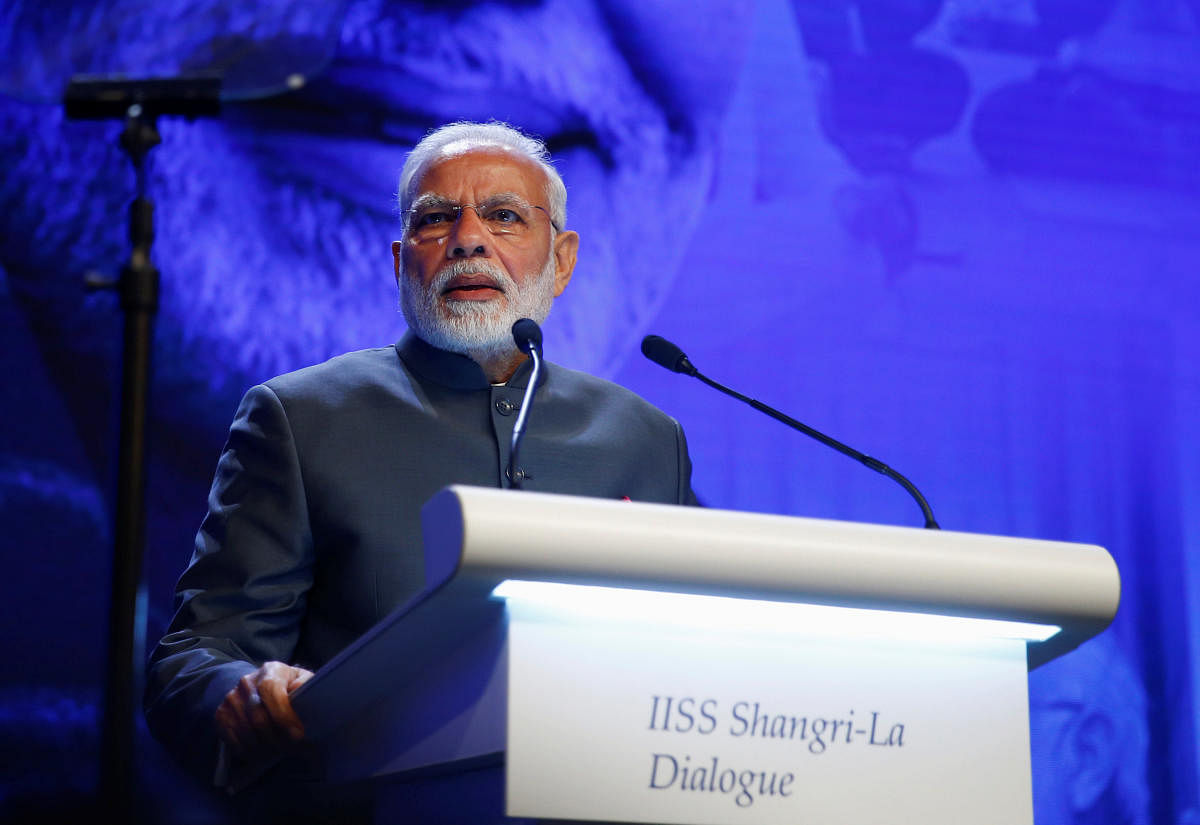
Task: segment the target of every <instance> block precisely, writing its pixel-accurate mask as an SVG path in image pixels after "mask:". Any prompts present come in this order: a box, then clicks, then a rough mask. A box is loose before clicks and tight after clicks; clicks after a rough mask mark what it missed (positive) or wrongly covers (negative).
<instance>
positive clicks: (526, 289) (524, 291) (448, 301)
mask: <svg viewBox="0 0 1200 825" xmlns="http://www.w3.org/2000/svg"><path fill="white" fill-rule="evenodd" d="M473 273H475V274H480V275H485V276H487V277H489V278H491V279H492V283H493V285H494V286H495V287H496V288H497V289H498V290H500V291H501V292H502V293H504V297H503V298H501V297H497V298H494V299H492V300H490V301H459V300H454V299H452V298H443V297H442V291H443V290H445V288H446V286H447V285H449V283H450V280H451V279H453V278H455V277H457V276H460V275H469V274H473ZM554 275H555V259H554V255H552V254H551V255H548V256H547V259H546V265H545V266H544V267H542V271H541V272H539V273H538V274H537V275H536V276H534V277H532V278H527V279H525V282H524V284H523V285H518V284H517V283H516V281H514V280H513V279H512V278H510V277H509V276H508V275H507V274H506V273H505V272H504V270H502V269H500V268H499V267H498V266H496V265H495V264H493V263H491V262H489V261H486V260H482V259H479V258H464V259H462V260H457V261H455V262H454V263H452V264H451V265H449V266H447V267H446V268H444V269H443V270H442V271H441V272H439V273H438V274H437V276H436V277H435V278H434V279H433V282H432V283H430V285H429V288H428V289H422V288H421V285H420V284H419V283H417V282H415V281H414V280H412V279H411V278H409V277H408V276H407V275H405V274H404V273H401V279H400V284H401V287H400V309H401V311H402V312H403V313H404V320H405V321H406V322H408V326H409V328H410V329H412V331H413V332H414V333H416V335H417V336H418V337H419V338H421V339H422V340H423V341H425V342H426V343H428V344H432V345H433V346H435V347H437V348H438V349H444V350H447V351H449V352H457V353H461V354H462V355H466V356H467V357H468V358H470V359H472V360H473V361H476V362H478V363H484V362H486V361H489V360H492V359H494V358H496V357H497V356H503V355H508V354H512V353H515V352H516V351H517V346H516V343H515V342H514V341H513V336H512V325H513V324H514V323H516V322H517V321H519V320H520V319H522V318H531V319H533V320H534V321H536V322H538V323H539V324H540V323H542V322H543V321H545V320H546V318H547V316H549V315H550V305H551V304H552V303H554Z"/></svg>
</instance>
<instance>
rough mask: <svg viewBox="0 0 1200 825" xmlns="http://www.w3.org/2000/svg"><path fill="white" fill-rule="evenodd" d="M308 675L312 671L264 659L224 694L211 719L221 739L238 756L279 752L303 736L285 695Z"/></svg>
mask: <svg viewBox="0 0 1200 825" xmlns="http://www.w3.org/2000/svg"><path fill="white" fill-rule="evenodd" d="M311 678H312V671H311V670H305V669H304V668H302V667H292V666H291V665H285V664H284V663H283V662H267V663H265V664H264V665H262V667H260V668H259V669H258V670H256V671H254V672H253V673H247V674H246V675H245V676H243V677H242V678H241V679H239V680H238V683H237V686H236V687H234V689H233V690H231V691H229V692H228V693H226V694H225V699H224V700H223V701H222V702H221V706H220V707H218V708H217V712H216V715H215V716H214V719H215V720H216V723H217V730H218V732H219V733H220V734H221V739H223V740H224V741H225V743H226V744H228V745H229V746H230V747H232V748H233V749H234V751H236V752H237V753H238V754H239V755H241V756H244V757H252V756H255V755H265V754H266V753H268V752H271V751H280V750H283V749H284V748H285V747H287V746H288V745H289V744H291V743H293V742H299V741H300V740H301V739H303V738H304V724H303V723H302V722H301V721H300V717H298V716H297V715H296V711H295V710H293V709H292V702H291V700H290V699H289V698H288V695H289V694H290V693H291V692H292V691H293V690H295V689H296V688H298V687H300V686H301V685H302V684H304V683H305V682H307V681H308V680H309V679H311Z"/></svg>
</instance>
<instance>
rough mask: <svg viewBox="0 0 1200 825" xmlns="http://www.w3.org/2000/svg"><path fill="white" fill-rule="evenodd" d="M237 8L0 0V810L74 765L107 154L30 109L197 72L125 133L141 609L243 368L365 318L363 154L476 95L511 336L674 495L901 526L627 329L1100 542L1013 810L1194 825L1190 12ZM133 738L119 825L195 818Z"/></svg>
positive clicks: (1046, 531) (194, 808)
mask: <svg viewBox="0 0 1200 825" xmlns="http://www.w3.org/2000/svg"><path fill="white" fill-rule="evenodd" d="M252 5H253V7H252V8H250V9H243V8H241V6H240V5H238V4H231V3H220V2H198V1H197V2H176V3H174V4H165V3H157V4H152V3H149V2H106V3H96V4H92V5H91V6H86V5H85V6H79V5H78V4H54V3H47V4H40V5H37V6H36V7H34V6H33V5H27V4H23V3H18V2H13V0H9V1H8V2H6V3H4V4H3V6H0V49H3V53H4V54H6V55H7V65H6V66H4V67H3V68H0V93H2V94H3V96H0V158H2V159H3V168H4V170H5V172H4V174H3V176H0V216H2V217H0V359H2V364H3V369H4V371H5V373H6V379H5V380H4V382H3V383H2V384H0V401H3V410H4V419H3V427H2V428H0V513H2V514H3V524H4V529H3V538H2V539H0V541H2V542H3V559H4V564H5V575H4V577H3V580H2V581H0V603H2V604H3V605H4V610H5V613H6V618H5V621H4V622H3V625H2V627H3V630H2V631H0V632H2V633H3V642H4V655H3V657H2V658H0V731H2V732H3V734H2V735H3V737H4V741H3V747H4V750H5V751H6V752H7V753H9V754H12V753H14V752H16V749H17V748H20V749H21V752H22V753H23V754H25V756H23V757H22V758H21V759H20V761H19V764H18V763H14V764H13V765H12V767H11V768H6V770H5V778H4V780H3V787H2V789H0V793H2V794H3V796H0V813H3V814H5V815H10V814H12V813H13V812H14V811H16V810H17V809H18V807H19V806H20V805H22V804H25V802H24V801H27V800H29V799H31V798H37V797H39V796H47V795H49V796H53V797H54V798H55V799H57V800H58V801H60V802H61V801H62V800H64V799H66V800H70V799H74V798H77V797H79V796H80V795H84V794H87V793H88V792H90V791H91V790H92V789H93V788H94V785H95V782H96V776H97V769H96V764H97V760H98V754H97V749H98V743H97V739H98V733H97V703H98V699H99V687H100V683H101V680H102V674H103V667H104V623H105V618H106V609H107V593H108V574H109V569H110V558H109V557H110V553H111V550H110V546H111V516H110V511H111V509H112V499H113V493H114V489H113V488H114V478H115V443H116V438H115V427H116V411H117V398H116V394H115V393H116V386H117V380H118V369H119V341H120V312H119V308H118V307H117V305H116V301H115V298H114V297H113V296H112V295H111V294H107V293H99V294H97V293H85V291H84V290H83V288H82V280H83V276H84V274H85V273H87V272H89V271H100V272H105V273H109V274H113V273H115V271H116V269H117V268H118V267H119V265H120V263H121V262H122V261H123V260H124V259H125V257H126V255H127V250H126V236H125V232H126V230H125V204H126V203H127V202H128V199H129V197H130V195H131V192H132V186H133V182H132V173H131V172H130V171H129V165H128V162H127V160H126V159H125V158H124V156H123V155H122V154H121V153H120V152H119V151H118V150H117V149H116V147H115V138H116V135H117V132H118V130H119V126H118V125H117V124H115V123H78V122H66V121H64V119H63V116H62V113H61V109H60V107H58V106H56V105H54V104H53V100H54V99H55V97H56V96H57V94H58V93H59V90H60V89H61V88H62V84H63V81H64V79H65V78H66V77H67V76H68V75H69V74H70V73H72V72H75V71H114V70H127V71H131V72H137V73H145V72H151V71H154V72H175V71H183V70H194V69H198V68H212V67H217V68H221V69H223V70H224V71H225V72H226V75H227V85H228V87H229V88H230V90H231V94H232V96H233V97H236V98H239V99H240V101H239V102H233V103H230V104H229V105H227V106H226V109H225V112H224V114H223V116H222V117H221V118H220V119H219V120H211V121H197V122H194V123H190V124H189V123H185V122H181V121H175V120H163V121H162V122H161V124H160V125H161V129H162V133H163V138H164V142H163V146H162V147H161V148H159V149H156V150H155V152H154V154H153V173H152V175H151V186H152V197H153V198H154V199H155V200H156V201H157V203H158V240H157V241H156V245H155V259H156V261H157V263H158V265H159V267H160V268H161V270H162V272H163V296H162V307H161V314H160V316H159V318H158V326H157V331H156V340H155V363H154V366H155V372H154V381H155V385H154V399H153V409H152V437H151V445H150V447H151V466H150V490H149V507H150V510H151V512H150V516H149V533H148V547H147V558H146V576H147V602H146V615H147V620H148V626H149V631H148V632H149V636H150V637H151V638H153V637H154V636H156V635H157V634H158V633H159V632H160V631H161V629H162V627H163V626H164V624H165V623H166V621H167V620H168V618H169V613H170V609H171V608H170V593H171V590H172V587H173V583H174V579H175V577H176V576H177V575H178V573H179V572H180V570H181V569H182V567H183V565H184V564H185V563H186V560H187V558H188V556H189V554H190V551H191V539H192V535H193V533H194V530H195V528H196V526H197V524H198V523H199V520H200V518H201V516H202V514H203V508H204V501H205V493H206V490H207V487H208V483H209V480H210V478H211V473H212V469H213V467H214V465H215V462H216V457H217V454H218V452H219V450H220V447H221V444H222V442H223V438H224V433H225V431H226V428H227V427H228V423H229V421H230V419H231V417H232V414H233V411H234V408H235V406H236V403H237V400H238V399H239V397H240V395H241V393H242V392H243V391H244V390H245V389H246V388H247V387H248V386H250V385H251V384H253V383H257V382H259V381H261V380H264V379H265V378H267V377H270V376H271V375H274V374H276V373H279V372H282V371H285V370H289V369H293V368H297V367H300V366H303V365H306V364H310V363H314V362H316V361H319V360H322V359H324V358H327V357H329V356H331V355H334V354H336V353H339V352H342V351H345V350H347V349H354V348H361V347H366V346H377V345H380V344H384V343H389V342H391V341H393V340H395V339H396V338H398V337H399V335H400V333H401V332H402V329H403V321H402V319H401V318H400V316H399V314H398V312H397V311H396V295H395V287H394V284H393V282H392V275H391V261H390V255H389V250H388V244H389V242H390V241H391V240H392V239H393V238H394V237H396V235H397V234H398V229H397V224H396V219H395V214H394V208H393V204H392V193H393V192H394V190H395V186H396V183H395V179H396V175H397V172H398V170H399V167H400V165H401V163H402V162H403V158H404V155H405V153H406V152H407V150H408V149H409V148H410V147H411V145H412V143H413V142H414V141H415V140H416V139H418V138H419V137H420V135H421V134H423V133H424V131H426V130H427V129H428V128H430V127H432V126H435V125H437V124H439V123H441V122H444V121H446V120H449V119H456V118H471V119H486V118H491V117H495V118H499V119H503V120H507V121H509V122H511V123H514V124H516V125H518V126H521V127H523V128H526V129H528V130H530V131H532V132H534V133H537V134H539V135H541V136H543V137H544V138H546V139H547V140H548V141H549V144H550V146H551V148H552V150H553V151H554V153H555V155H556V157H557V158H558V159H559V166H560V169H561V171H562V173H563V176H564V178H565V180H566V182H567V186H568V189H569V192H570V200H569V202H568V212H569V220H568V224H569V225H570V226H571V227H573V228H575V229H577V230H578V231H579V232H580V234H581V236H582V246H581V252H580V265H579V267H578V269H577V271H576V275H575V279H574V281H573V282H572V284H571V286H570V288H569V290H568V292H567V293H566V295H565V296H564V297H563V298H562V299H560V301H559V302H558V303H557V304H556V306H555V309H554V312H553V313H552V315H551V318H550V320H549V321H548V322H547V324H546V348H547V351H548V354H549V355H550V357H551V358H552V359H554V360H556V361H559V362H562V363H565V364H567V365H570V366H574V367H578V368H582V369H587V370H590V371H593V372H596V373H598V374H601V375H604V376H606V377H610V378H613V379H614V380H616V381H618V382H620V383H622V384H625V385H627V386H629V387H631V388H633V389H634V390H636V391H638V392H640V393H642V394H643V395H645V396H646V397H647V398H649V399H650V400H651V401H653V402H655V403H656V404H658V405H659V406H660V407H662V408H663V409H665V410H667V411H668V412H669V413H671V414H672V415H674V416H675V417H677V418H678V419H679V420H680V421H681V423H682V424H683V426H684V428H685V430H686V432H687V434H688V438H689V441H690V444H691V449H692V456H693V459H694V462H695V477H694V485H695V487H696V489H697V491H698V493H699V494H700V496H701V497H702V499H703V500H704V501H705V503H706V504H708V505H710V506H716V507H726V508H736V509H745V510H754V511H761V512H771V513H788V514H794V515H805V516H817V517H823V518H836V519H850V520H860V521H869V522H880V523H889V524H902V525H913V526H915V525H919V524H920V518H919V514H918V512H917V510H916V508H915V506H914V505H913V503H912V502H911V500H909V499H908V497H907V496H906V495H905V494H904V493H903V491H901V490H900V489H899V488H898V487H895V486H894V485H892V484H891V483H890V482H888V481H887V480H885V479H883V478H882V477H880V476H877V475H875V474H873V473H870V472H868V471H866V470H864V469H863V468H861V467H858V466H856V465H854V464H853V463H851V462H849V461H847V460H846V459H844V458H842V457H841V456H838V455H836V454H834V453H833V452H831V451H828V450H827V449H825V448H823V447H821V446H820V445H817V444H815V443H813V442H810V441H808V440H806V439H804V438H803V437H801V436H799V435H796V434H793V433H791V432H790V431H787V430H785V429H783V428H781V427H779V426H777V425H775V424H774V423H772V422H771V421H769V420H768V419H766V418H763V417H761V416H759V415H758V414H757V413H754V412H753V411H751V410H749V409H746V408H743V407H741V406H740V405H737V404H736V403H735V402H733V401H729V400H726V399H724V398H723V397H721V396H718V395H715V394H713V393H712V392H711V391H710V390H707V389H705V388H704V387H703V386H701V385H699V384H698V383H696V382H692V381H690V380H688V379H686V378H684V377H682V376H673V375H669V374H667V373H665V372H662V371H661V370H659V369H658V368H657V367H655V366H653V365H651V364H649V363H648V362H646V361H644V360H643V359H642V358H641V357H640V355H638V353H637V344H638V341H640V338H641V336H642V335H643V334H645V333H647V332H657V333H659V334H662V335H664V336H666V337H668V338H671V339H673V340H676V341H677V342H679V343H680V344H681V345H682V346H683V347H684V349H685V350H686V351H687V352H688V353H689V355H690V357H691V359H692V360H693V362H694V363H695V364H696V365H697V366H699V367H700V368H701V369H702V370H703V371H705V372H706V373H708V374H709V375H711V376H713V377H714V378H716V379H718V380H722V381H724V382H726V383H730V384H733V385H735V386H737V387H738V388H739V389H741V390H743V391H744V392H746V393H748V394H750V395H752V396H755V397H758V398H760V399H761V400H763V401H766V402H767V403H770V404H773V405H775V406H777V407H780V408H782V409H784V410H787V411H789V412H791V413H792V414H794V415H796V416H797V417H799V418H801V419H802V420H804V421H805V422H807V423H809V424H812V425H813V426H816V427H818V428H821V429H823V430H825V431H827V432H829V433H831V434H833V435H835V436H837V437H838V438H841V439H843V440H845V441H847V442H849V443H851V444H853V445H855V446H857V447H859V448H860V449H862V450H864V451H865V452H868V453H870V454H872V455H875V456H877V457H878V458H881V459H882V460H884V461H886V462H888V463H889V464H891V465H892V466H895V467H897V468H898V469H900V470H901V471H902V472H904V473H905V474H906V475H908V476H909V477H910V478H912V479H913V480H914V481H915V482H916V483H917V485H918V486H919V487H920V488H921V489H922V490H923V491H924V493H925V494H926V496H927V497H928V499H929V500H930V502H931V503H932V505H933V507H934V510H935V512H936V514H937V516H938V519H939V521H940V522H941V523H942V525H943V527H945V528H947V529H953V530H963V531H974V532H984V533H996V534H1004V535H1014V536H1028V537H1036V538H1045V539H1055V540H1063V541H1075V542H1089V543H1096V544H1100V545H1102V546H1104V547H1106V548H1108V549H1109V551H1110V552H1111V553H1112V554H1113V556H1114V557H1115V558H1116V560H1117V562H1118V564H1119V566H1120V568H1121V571H1122V579H1123V592H1122V604H1121V608H1120V611H1119V613H1118V615H1117V618H1116V621H1115V622H1114V624H1113V626H1112V628H1111V629H1110V630H1109V631H1107V632H1106V633H1105V634H1104V635H1103V636H1102V637H1100V638H1098V639H1097V640H1096V641H1094V642H1091V643H1089V644H1087V645H1085V646H1084V648H1081V649H1080V650H1079V651H1077V652H1076V653H1073V654H1071V655H1069V656H1068V657H1066V658H1064V659H1062V660H1060V661H1058V662H1056V663H1053V664H1051V665H1048V666H1046V667H1045V668H1042V669H1040V670H1039V671H1037V672H1035V673H1034V674H1033V675H1032V677H1031V709H1032V715H1031V721H1032V726H1033V759H1034V761H1033V767H1034V786H1035V803H1036V818H1037V822H1038V823H1039V825H1050V824H1051V823H1074V822H1135V823H1154V824H1155V825H1160V824H1165V823H1193V824H1194V823H1197V822H1200V801H1198V796H1197V794H1198V788H1197V785H1198V782H1197V779H1198V764H1197V760H1198V756H1200V754H1198V749H1197V721H1198V716H1197V707H1198V704H1197V700H1198V695H1197V691H1198V690H1200V672H1198V669H1200V610H1198V609H1197V599H1200V553H1198V551H1200V519H1198V516H1197V514H1198V513H1200V379H1198V373H1197V367H1196V360H1197V355H1200V281H1198V276H1197V273H1198V272H1200V232H1198V231H1197V228H1198V227H1200V2H1197V0H960V1H959V2H953V3H951V2H945V3H943V2H940V0H821V2H804V0H795V2H792V3H788V2H786V0H757V2H744V3H738V2H732V1H731V0H712V1H708V0H706V2H696V0H690V1H689V2H675V0H671V2H659V3H653V4H650V3H639V2H633V1H632V0H630V1H629V2H623V1H622V0H596V2H591V3H585V2H566V0H545V2H534V1H532V0H512V2H506V3H471V2H454V3H448V4H444V5H435V4H429V3H421V2H413V3H385V2H378V1H376V2H368V1H367V0H363V1H362V2H357V1H355V2H344V3H300V2H286V0H278V2H272V3H262V4H252ZM296 72H299V73H302V74H304V75H306V76H307V77H308V79H309V82H308V83H307V85H305V86H303V88H301V89H299V90H298V91H292V92H287V91H286V89H285V79H286V77H287V76H288V75H289V74H292V73H296ZM140 744H141V753H142V757H141V759H142V762H143V764H142V765H141V772H142V774H143V776H144V784H145V791H144V796H145V806H146V810H147V815H148V816H150V817H152V818H153V817H158V818H162V819H164V820H180V819H184V818H189V817H190V818H194V819H196V820H197V821H202V820H203V819H204V817H205V816H206V815H207V814H206V811H207V807H206V805H207V803H206V802H205V801H204V800H203V797H201V796H198V795H196V794H195V792H194V790H193V789H191V788H190V787H189V786H188V785H187V782H186V780H184V779H183V778H182V777H180V776H178V775H176V774H175V773H174V772H173V770H172V769H171V768H170V767H169V766H167V765H165V764H164V763H163V762H162V757H161V755H160V754H159V752H158V751H157V750H156V746H155V745H154V744H153V743H152V742H150V741H148V740H145V741H142V742H141V743H140ZM180 799H184V800H186V802H183V803H181V802H179V800H180ZM168 808H169V812H168Z"/></svg>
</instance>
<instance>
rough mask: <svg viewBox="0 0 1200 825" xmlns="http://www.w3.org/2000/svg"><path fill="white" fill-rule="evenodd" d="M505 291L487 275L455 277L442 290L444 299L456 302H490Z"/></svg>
mask: <svg viewBox="0 0 1200 825" xmlns="http://www.w3.org/2000/svg"><path fill="white" fill-rule="evenodd" d="M503 294H504V290H503V289H502V288H501V287H499V286H498V285H497V284H496V281H495V280H493V279H492V278H490V277H488V276H487V275H455V276H454V277H453V278H451V279H450V282H449V283H448V284H446V286H445V288H444V289H442V297H443V298H452V299H454V300H456V301H490V300H492V299H493V298H495V297H496V296H498V295H503Z"/></svg>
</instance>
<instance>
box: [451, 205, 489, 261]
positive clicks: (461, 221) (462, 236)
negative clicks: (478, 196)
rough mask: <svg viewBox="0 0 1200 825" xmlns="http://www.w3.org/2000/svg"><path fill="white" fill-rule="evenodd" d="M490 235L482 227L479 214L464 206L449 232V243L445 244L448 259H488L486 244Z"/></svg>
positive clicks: (485, 228) (484, 227)
mask: <svg viewBox="0 0 1200 825" xmlns="http://www.w3.org/2000/svg"><path fill="white" fill-rule="evenodd" d="M491 237H492V236H491V233H490V232H488V231H487V227H486V226H484V225H483V221H482V220H480V218H479V213H478V212H476V211H475V210H474V208H472V207H469V206H464V207H463V208H462V211H461V212H459V214H458V220H456V221H455V222H454V227H453V228H452V229H451V230H450V242H449V243H448V244H446V257H448V258H475V257H484V258H486V257H488V255H489V254H490V253H489V251H488V244H489V243H490V239H491Z"/></svg>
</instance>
